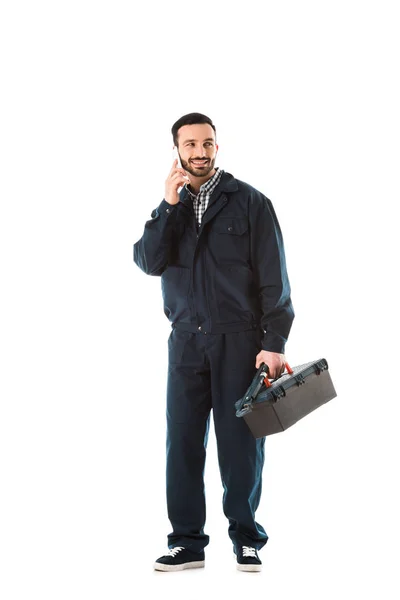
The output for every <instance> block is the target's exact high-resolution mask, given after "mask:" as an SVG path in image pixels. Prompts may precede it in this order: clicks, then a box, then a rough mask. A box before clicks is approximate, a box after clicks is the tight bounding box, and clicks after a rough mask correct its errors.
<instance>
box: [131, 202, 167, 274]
mask: <svg viewBox="0 0 400 600" xmlns="http://www.w3.org/2000/svg"><path fill="white" fill-rule="evenodd" d="M176 208H177V207H176V205H174V204H169V203H168V202H167V201H166V200H163V201H162V202H161V204H160V205H159V206H158V207H157V208H155V209H154V210H153V212H152V213H151V217H152V219H151V220H150V221H146V223H145V226H144V232H143V235H142V237H141V238H140V240H138V241H137V242H136V244H134V245H133V260H134V261H135V263H136V264H137V265H138V267H140V269H142V271H144V272H145V273H146V274H147V275H161V274H162V272H163V271H164V270H165V268H166V266H167V263H168V261H169V258H170V249H171V243H172V237H173V232H174V224H175V220H176V213H177V210H176Z"/></svg>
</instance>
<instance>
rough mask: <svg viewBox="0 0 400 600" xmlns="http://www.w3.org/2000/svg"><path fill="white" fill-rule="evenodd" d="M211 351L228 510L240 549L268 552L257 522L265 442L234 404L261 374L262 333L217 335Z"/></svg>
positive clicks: (212, 387) (218, 434)
mask: <svg viewBox="0 0 400 600" xmlns="http://www.w3.org/2000/svg"><path fill="white" fill-rule="evenodd" d="M213 338H214V340H213V344H210V345H209V347H208V356H209V360H210V366H211V392H212V398H213V417H214V426H215V434H216V439H217V448H218V460H219V466H220V472H221V479H222V485H223V488H224V493H223V509H224V513H225V515H226V517H227V518H228V520H229V529H228V532H229V536H230V538H231V540H232V543H233V545H234V547H235V548H236V547H237V546H253V547H254V548H256V549H257V550H259V549H260V548H262V547H263V546H264V545H265V544H266V543H267V540H268V536H267V534H266V532H265V530H264V528H263V527H262V526H261V525H260V524H259V523H257V522H256V521H255V512H256V510H257V508H258V505H259V502H260V496H261V487H262V469H263V465H264V445H265V438H260V439H257V440H256V439H255V438H254V436H253V435H252V433H251V431H250V429H249V428H248V426H247V425H246V422H245V421H244V419H242V418H238V417H236V414H235V407H234V404H235V402H236V401H237V400H239V398H241V397H242V396H243V395H244V394H245V392H246V390H247V388H248V387H249V385H250V382H251V381H252V379H253V377H254V375H255V374H256V372H257V369H256V368H255V362H256V355H257V354H258V352H260V350H261V333H260V332H259V331H258V330H256V331H254V330H250V331H243V332H239V333H227V334H222V335H218V336H213Z"/></svg>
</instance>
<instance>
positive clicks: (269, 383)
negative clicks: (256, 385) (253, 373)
mask: <svg viewBox="0 0 400 600" xmlns="http://www.w3.org/2000/svg"><path fill="white" fill-rule="evenodd" d="M262 364H263V365H265V366H266V368H267V373H268V372H269V367H268V365H267V364H266V363H262ZM285 367H286V371H287V372H288V373H289V375H293V369H292V368H291V367H290V366H289V363H287V362H285ZM282 375H285V371H284V372H283V373H282V374H281V375H280V377H282ZM277 379H279V377H278V378H277ZM275 381H276V380H275ZM264 383H265V387H267V388H269V387H271V385H272V383H271V382H270V380H269V379H268V375H267V377H265V378H264Z"/></svg>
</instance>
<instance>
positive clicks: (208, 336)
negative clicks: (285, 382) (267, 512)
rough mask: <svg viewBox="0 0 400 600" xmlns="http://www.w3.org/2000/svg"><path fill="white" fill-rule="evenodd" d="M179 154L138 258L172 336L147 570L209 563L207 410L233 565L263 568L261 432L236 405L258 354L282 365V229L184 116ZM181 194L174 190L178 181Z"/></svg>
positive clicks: (206, 133) (287, 305)
mask: <svg viewBox="0 0 400 600" xmlns="http://www.w3.org/2000/svg"><path fill="white" fill-rule="evenodd" d="M172 135H173V140H174V144H175V147H176V149H177V152H178V154H177V156H178V157H179V159H180V161H181V166H180V165H179V164H178V158H177V159H176V160H174V163H173V165H172V168H171V171H170V173H169V175H168V177H167V179H166V182H165V197H164V199H163V200H162V202H161V203H160V204H159V206H158V207H157V208H156V209H155V210H153V212H152V213H151V217H152V219H151V220H150V221H147V222H146V224H145V229H144V233H143V236H142V238H141V239H140V240H139V241H138V242H137V243H136V244H135V245H134V261H135V263H136V264H137V265H138V266H139V267H140V268H141V269H142V270H143V271H144V272H145V273H147V274H149V275H156V276H161V285H162V294H163V300H164V312H165V314H166V316H167V317H168V319H169V320H170V321H171V323H172V331H171V334H170V336H169V339H168V381H167V473H166V475H167V507H168V517H169V520H170V522H171V525H172V529H173V530H172V532H171V533H170V534H169V535H168V547H169V552H168V553H167V554H166V555H165V556H162V557H160V558H159V559H158V560H157V561H156V563H155V565H154V568H155V569H156V570H161V571H176V570H181V569H187V568H194V567H203V566H204V548H205V546H206V545H207V544H208V542H209V536H208V535H206V534H205V532H204V525H205V496H204V479H203V475H204V465H205V456H206V445H207V438H208V430H209V420H210V411H211V409H212V410H213V421H214V427H215V434H216V441H217V449H218V461H219V468H220V473H221V479H222V485H223V489H224V493H223V509H224V513H225V515H226V517H227V518H228V520H229V528H228V533H229V536H230V539H231V540H232V544H233V549H234V553H235V555H236V561H237V568H238V569H239V570H244V571H259V570H261V561H260V558H259V556H258V552H257V551H258V550H260V549H261V548H262V547H263V546H264V545H265V544H266V542H267V539H268V536H267V534H266V532H265V530H264V528H263V527H262V526H261V525H260V524H259V523H257V522H256V521H255V512H256V509H257V507H258V505H259V501H260V495H261V483H262V481H261V479H262V468H263V463H264V442H265V438H261V439H255V438H254V437H253V435H252V434H251V432H250V430H249V428H248V426H247V425H246V423H245V421H244V420H243V419H239V418H237V417H236V414H235V408H234V404H235V402H236V401H237V400H238V399H239V398H241V397H242V396H243V394H244V393H245V391H246V389H247V388H248V386H249V384H250V382H251V380H252V379H253V377H254V375H255V372H256V370H257V369H258V367H259V366H260V364H261V363H262V362H265V363H266V364H267V365H268V366H269V374H270V377H271V378H277V377H279V375H280V374H281V373H282V372H283V371H284V368H285V356H284V348H285V342H286V340H287V338H288V335H289V331H290V328H291V324H292V321H293V318H294V312H293V307H292V303H291V300H290V285H289V281H288V276H287V272H286V264H285V255H284V247H283V241H282V235H281V231H280V227H279V224H278V221H277V218H276V215H275V212H274V209H273V207H272V204H271V202H270V200H269V199H268V198H266V197H265V196H263V195H262V194H261V193H260V192H259V191H257V190H256V189H254V188H253V187H251V186H250V185H248V184H246V183H244V182H242V181H239V180H238V179H235V178H234V177H233V176H232V175H231V174H229V173H227V172H225V171H223V170H221V169H219V168H217V167H215V160H216V156H217V151H218V145H217V144H216V130H215V126H214V124H213V123H212V121H211V120H210V119H209V118H208V117H206V116H205V115H202V114H199V113H191V114H189V115H185V116H183V117H182V118H180V119H179V120H178V121H177V122H176V123H175V124H174V125H173V127H172ZM180 188H182V189H181V191H180V192H179V189H180Z"/></svg>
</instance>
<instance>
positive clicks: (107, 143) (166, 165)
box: [0, 0, 400, 600]
mask: <svg viewBox="0 0 400 600" xmlns="http://www.w3.org/2000/svg"><path fill="white" fill-rule="evenodd" d="M396 4H397V3H396V2H388V1H386V2H385V1H380V2H379V3H378V2H369V1H364V2H356V1H351V0H347V1H336V2H318V1H314V2H311V1H305V2H285V1H281V2H255V1H252V0H247V1H246V2H240V3H239V2H234V1H233V2H229V3H228V2H226V3H225V2H218V1H217V0H214V1H213V2H209V1H208V0H204V1H203V2H201V3H191V2H181V1H178V2H174V3H167V2H165V3H163V4H162V3H161V2H160V3H158V4H157V3H147V4H144V3H140V2H128V1H126V2H122V1H118V0H114V1H113V2H106V1H104V2H101V1H98V2H90V1H87V0H79V1H74V0H70V1H69V2H62V1H59V2H50V1H48V2H44V1H37V2H20V1H18V0H14V1H9V2H7V1H5V2H2V4H1V12H0V46H1V47H0V51H1V73H0V75H1V87H2V92H1V95H0V102H1V110H0V119H1V131H0V144H1V163H0V169H1V223H0V227H1V235H0V244H1V274H0V283H1V332H0V335H1V364H0V369H1V419H0V428H1V431H0V446H1V447H0V460H1V473H0V485H1V494H0V504H1V506H0V519H1V530H0V544H1V557H0V560H1V571H2V573H1V578H0V592H1V594H0V595H1V597H2V600H11V599H14V598H15V599H16V598H18V599H24V600H25V599H27V598H36V597H37V598H41V599H42V600H44V599H48V598H49V599H50V598H51V599H54V598H57V600H61V599H64V598H65V599H67V598H68V599H70V598H75V599H85V600H86V599H88V598H96V600H100V599H115V598H118V599H121V600H122V599H128V598H139V597H140V598H141V597H146V598H147V597H153V596H154V597H156V596H157V597H158V596H161V595H163V597H165V598H178V597H190V598H194V599H197V598H203V597H204V595H205V594H208V595H209V596H210V597H214V596H215V595H216V594H217V593H218V594H226V595H228V594H229V596H230V597H231V598H242V597H245V596H246V597H248V596H253V597H254V595H255V594H265V595H267V596H268V598H271V599H272V598H274V599H275V598H279V599H280V598H283V599H286V598H293V597H307V598H313V599H314V598H315V599H317V598H318V599H320V598H326V599H329V598H337V597H341V598H346V599H347V598H348V599H350V598H351V599H352V598H354V597H356V596H357V597H361V596H362V595H368V597H378V595H379V597H382V598H383V597H384V598H385V599H390V598H398V597H399V596H398V594H399V586H398V583H397V578H396V576H395V570H397V567H398V538H399V534H400V527H399V519H398V505H399V500H400V498H399V494H398V492H397V480H398V457H399V443H398V441H397V439H398V433H397V431H398V421H397V416H398V414H399V411H398V408H397V406H398V401H399V392H398V385H397V381H398V374H397V366H398V356H397V348H398V343H397V333H398V331H397V329H398V327H397V322H398V297H396V291H395V285H394V281H395V280H396V279H397V274H398V264H397V263H396V261H395V257H396V253H397V256H398V248H397V238H398V226H397V223H398V217H397V216H396V217H395V212H394V211H395V208H396V204H397V202H398V200H399V183H398V174H399V164H400V163H399V158H400V157H399V133H400V131H399V129H400V128H399V109H398V107H399V106H400V98H399V91H398V86H399V77H398V73H399V62H398V56H399V52H400V48H399V37H398V30H399V21H398V18H397V16H396V13H395V8H396ZM193 111H199V112H203V113H205V114H207V115H209V116H210V117H211V118H212V119H213V121H214V123H215V124H216V127H217V137H218V140H217V141H218V143H219V145H220V151H219V159H218V162H217V164H218V165H219V166H220V167H221V168H223V169H225V170H226V171H229V172H231V173H232V174H233V175H235V176H236V177H238V178H239V179H242V180H244V181H247V182H249V183H251V184H252V185H253V186H255V187H257V188H258V189H260V190H261V191H262V192H263V193H264V194H266V195H267V196H268V197H269V198H270V199H271V200H272V202H273V204H274V207H275V210H276V212H277V215H278V218H279V221H280V224H281V227H282V230H283V235H284V240H285V247H286V255H287V264H288V270H289V276H290V280H291V285H292V291H293V293H292V299H293V304H294V307H295V311H296V319H295V321H294V324H293V328H292V332H291V337H290V340H289V342H288V344H287V349H286V350H287V351H286V356H287V359H288V360H289V363H291V364H293V365H295V364H300V363H302V362H307V361H309V360H313V359H316V358H320V357H325V358H327V360H328V362H329V365H330V372H331V375H332V379H333V381H334V383H335V386H336V390H337V393H338V396H337V398H336V399H334V400H333V401H332V402H330V403H329V404H328V405H326V406H325V407H322V408H321V409H319V410H318V411H316V412H315V413H313V414H311V415H310V416H309V417H307V418H306V419H304V420H303V421H301V422H299V423H298V424H297V425H296V426H294V427H293V428H292V429H290V430H288V431H286V432H284V433H282V434H279V435H276V436H271V437H270V438H268V439H267V443H266V465H265V470H264V488H263V497H262V501H261V504H260V508H259V511H258V513H257V520H258V521H260V522H261V523H262V524H263V525H264V526H265V528H266V530H267V533H268V534H269V536H270V540H269V542H268V544H267V546H266V547H265V549H264V550H263V552H262V555H261V558H262V560H263V563H264V570H263V572H262V573H261V574H246V573H239V572H237V571H236V570H235V564H234V561H233V558H232V556H231V544H230V541H229V539H228V536H227V521H226V519H225V517H224V515H223V513H222V505H221V500H222V487H221V484H220V480H219V473H218V466H217V460H216V452H215V440H214V437H213V434H211V435H210V441H209V453H208V461H207V468H206V485H207V507H208V513H207V526H206V531H207V533H208V534H209V535H210V537H211V541H210V545H209V546H208V548H207V554H206V561H207V564H206V568H205V569H204V570H196V571H187V572H182V573H172V574H168V573H167V574H163V573H161V574H159V573H155V572H153V570H152V564H153V562H154V560H155V559H156V558H157V557H158V556H160V555H161V554H163V553H164V552H165V550H166V534H167V533H168V532H169V531H170V525H169V522H168V520H167V516H166V509H165V493H164V470H165V457H164V450H165V424H164V410H165V408H164V403H165V387H166V367H167V362H166V361H167V338H168V335H169V331H170V325H169V322H168V320H167V319H166V317H165V315H164V313H163V310H162V299H161V289H160V279H159V278H157V277H154V278H153V277H149V276H146V275H144V273H142V272H141V271H140V270H139V269H138V268H137V266H136V265H135V264H134V263H133V260H132V245H133V243H134V242H136V241H137V240H138V239H139V238H140V237H141V235H142V233H143V228H144V223H145V221H146V220H148V219H150V214H151V211H152V210H153V209H154V208H155V207H156V206H158V204H159V203H160V201H161V200H162V198H163V190H164V180H165V178H166V176H167V173H168V171H169V169H170V165H171V162H172V160H171V149H172V139H171V136H170V128H171V126H172V124H173V123H174V122H175V121H176V120H177V119H178V118H179V117H180V116H182V115H183V114H186V113H188V112H193ZM188 501H190V500H189V499H188ZM142 586H144V588H143V587H142ZM396 588H397V589H396ZM140 589H142V591H139V590H140Z"/></svg>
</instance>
